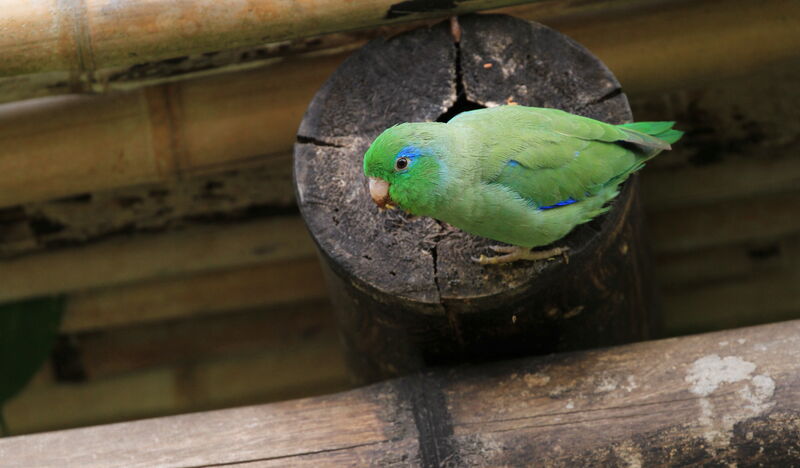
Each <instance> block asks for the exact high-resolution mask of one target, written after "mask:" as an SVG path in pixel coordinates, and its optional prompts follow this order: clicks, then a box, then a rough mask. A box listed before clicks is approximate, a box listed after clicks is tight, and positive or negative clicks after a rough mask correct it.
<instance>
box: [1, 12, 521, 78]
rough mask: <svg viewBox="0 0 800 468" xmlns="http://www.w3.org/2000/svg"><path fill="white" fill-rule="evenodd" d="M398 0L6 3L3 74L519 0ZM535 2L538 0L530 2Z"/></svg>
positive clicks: (111, 62)
mask: <svg viewBox="0 0 800 468" xmlns="http://www.w3.org/2000/svg"><path fill="white" fill-rule="evenodd" d="M522 1H523V0H473V1H470V2H458V3H453V4H451V5H450V6H449V7H447V6H445V7H442V6H441V5H440V4H436V5H431V6H426V5H425V4H424V3H422V4H417V3H415V2H412V3H408V2H406V3H403V2H400V3H398V2H396V1H395V0H359V1H355V2H345V3H342V2H339V1H337V0H327V1H326V0H316V1H309V0H302V1H294V2H273V1H269V0H247V1H236V2H206V1H202V0H180V1H154V0H127V1H113V0H96V1H91V2H85V1H66V2H65V1H62V0H45V1H38V2H18V1H14V0H5V1H4V2H2V9H3V16H2V17H0V31H3V35H2V36H0V76H9V75H18V74H25V73H34V72H47V71H57V70H70V71H73V72H75V73H78V74H80V75H84V74H91V73H92V72H93V71H94V70H96V69H102V68H107V67H112V66H119V65H133V64H137V63H142V62H148V61H153V60H161V59H168V58H171V57H179V56H182V55H187V54H193V53H199V52H209V51H217V50H222V49H229V48H235V47H242V46H246V45H250V46H255V45H259V44H263V43H267V42H276V41H284V40H288V39H294V38H300V37H308V36H314V35H319V34H324V33H330V32H336V31H344V30H353V29H359V28H365V27H370V26H379V25H382V24H391V23H398V22H406V21H412V20H419V19H423V18H433V17H446V16H449V15H454V14H462V13H468V12H471V11H477V10H484V9H487V8H497V7H500V6H506V5H513V4H515V3H522ZM528 1H533V0H528Z"/></svg>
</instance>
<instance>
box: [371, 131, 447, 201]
mask: <svg viewBox="0 0 800 468" xmlns="http://www.w3.org/2000/svg"><path fill="white" fill-rule="evenodd" d="M447 130H448V129H447V126H446V124H444V123H439V122H425V123H404V124H400V125H396V126H394V127H391V128H389V129H387V130H385V131H384V132H383V133H381V134H380V135H379V136H378V138H376V139H375V141H374V142H372V145H371V146H370V147H369V149H368V150H367V152H366V153H365V154H364V175H366V176H367V178H368V179H369V194H370V196H371V197H372V200H373V201H375V203H376V204H377V205H378V206H379V207H381V208H392V207H393V206H395V205H396V206H398V207H400V208H401V209H403V210H405V211H408V212H410V213H412V214H416V215H425V214H427V213H429V212H430V211H431V209H432V208H433V207H434V206H435V205H436V203H437V201H438V198H439V194H440V193H441V192H442V179H443V177H444V175H445V173H446V167H445V165H444V164H445V163H444V158H443V157H442V156H443V154H444V152H445V151H446V146H447V138H446V137H447Z"/></svg>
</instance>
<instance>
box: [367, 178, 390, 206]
mask: <svg viewBox="0 0 800 468" xmlns="http://www.w3.org/2000/svg"><path fill="white" fill-rule="evenodd" d="M369 196H371V197H372V201H374V202H375V204H376V205H378V206H379V207H380V208H391V205H390V202H391V201H392V199H391V197H389V182H386V181H385V180H383V179H379V178H377V177H370V178H369Z"/></svg>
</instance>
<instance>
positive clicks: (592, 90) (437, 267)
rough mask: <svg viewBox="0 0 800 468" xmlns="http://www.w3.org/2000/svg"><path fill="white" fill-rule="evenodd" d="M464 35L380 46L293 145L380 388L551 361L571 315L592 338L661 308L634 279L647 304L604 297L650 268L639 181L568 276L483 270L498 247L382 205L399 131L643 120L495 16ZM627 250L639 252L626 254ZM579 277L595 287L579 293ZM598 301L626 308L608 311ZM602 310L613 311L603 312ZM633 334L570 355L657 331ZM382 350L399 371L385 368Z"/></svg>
mask: <svg viewBox="0 0 800 468" xmlns="http://www.w3.org/2000/svg"><path fill="white" fill-rule="evenodd" d="M460 26H461V38H460V42H458V43H456V42H455V41H454V38H453V36H452V34H451V33H450V28H449V24H447V23H442V24H440V25H438V26H435V27H433V28H430V29H418V30H415V31H412V32H410V33H408V34H404V35H401V36H397V37H394V38H391V39H389V40H376V41H373V42H371V43H370V44H368V45H367V46H366V47H364V48H363V49H362V50H360V51H358V52H357V53H355V54H354V55H353V56H351V57H350V58H349V59H348V60H347V61H346V62H345V63H344V64H343V65H342V66H341V67H340V68H339V69H338V70H337V71H336V72H335V73H334V74H333V75H332V76H331V78H330V79H329V80H328V82H327V83H326V84H325V85H324V86H323V87H322V89H321V90H320V91H319V93H318V94H317V95H316V97H315V98H314V100H313V101H312V103H311V105H310V107H309V109H308V111H307V113H306V116H305V118H304V120H303V122H302V124H301V126H300V130H299V136H298V143H297V145H296V147H295V178H296V184H297V193H298V203H299V205H300V209H301V213H302V214H303V217H304V218H305V220H306V222H307V224H308V226H309V229H310V231H311V234H312V236H313V237H314V238H315V240H316V242H317V244H318V246H319V248H320V251H321V253H322V257H323V258H324V259H325V263H326V264H327V265H328V267H329V269H330V274H329V278H331V285H332V286H331V287H332V293H333V295H334V296H341V297H340V298H339V300H337V299H336V297H334V301H335V302H337V303H338V305H339V307H338V310H339V313H340V319H341V322H342V327H343V334H344V337H345V343H346V344H347V346H348V348H349V351H351V354H353V355H357V354H360V353H367V354H371V355H373V357H371V358H368V359H366V360H367V361H370V362H372V364H375V362H377V361H380V365H379V366H378V367H380V370H379V371H378V372H377V373H378V374H379V375H382V376H386V375H396V374H397V373H402V372H404V371H407V370H413V369H416V368H418V367H420V366H421V365H423V364H432V363H433V364H437V363H444V362H454V361H459V360H462V359H463V358H465V357H467V358H469V359H472V358H475V359H483V358H489V357H495V356H505V355H509V354H510V355H514V354H529V353H531V352H550V351H554V350H555V349H557V348H560V347H562V345H564V344H563V343H562V341H563V340H564V338H565V337H566V336H568V335H569V333H561V332H558V331H557V329H558V328H561V324H560V323H561V321H563V320H564V318H565V316H566V315H569V314H570V313H571V314H573V315H572V316H571V317H574V316H576V315H578V313H576V312H575V311H576V310H584V309H587V310H591V311H592V312H593V314H591V316H592V317H591V319H590V320H588V322H591V323H592V325H587V322H586V321H584V324H583V325H582V326H581V327H579V328H586V327H587V326H588V328H594V327H595V326H599V327H601V328H602V327H603V326H604V325H603V322H605V323H609V320H610V317H611V316H612V315H615V314H620V312H619V310H618V309H619V307H620V306H623V308H627V306H628V305H629V303H630V304H633V303H635V305H636V306H642V305H643V304H644V303H645V302H648V301H649V298H648V297H646V296H647V294H645V293H642V291H644V290H645V289H646V288H644V289H643V288H641V287H639V282H640V281H641V279H637V278H635V277H629V278H628V279H630V280H632V281H633V283H634V287H635V288H636V290H637V291H639V293H638V294H630V291H628V290H627V289H629V288H630V287H631V286H623V285H621V284H598V281H600V282H601V283H602V282H604V281H609V280H610V278H612V276H613V275H616V276H617V277H619V278H621V277H622V276H620V274H622V273H624V271H629V270H630V266H631V264H633V263H637V264H638V263H640V258H639V257H640V255H638V254H639V253H640V252H639V249H638V248H636V247H635V245H636V242H635V241H633V239H632V237H631V236H634V235H635V234H636V232H637V228H636V225H635V224H632V220H633V221H636V219H635V218H636V213H635V211H636V205H635V203H633V202H634V196H635V183H628V184H626V186H625V187H624V189H623V191H622V193H621V194H620V196H619V197H618V198H617V199H616V200H615V202H614V205H613V208H612V210H611V212H610V213H609V214H608V215H606V216H603V217H601V218H598V219H596V220H594V221H592V222H591V223H588V224H585V225H582V226H579V227H578V228H576V229H574V230H573V232H572V233H570V234H569V235H568V236H567V237H565V238H564V239H562V240H561V241H559V242H558V245H559V246H563V247H568V248H569V249H570V262H569V265H564V264H563V262H562V261H560V260H556V261H541V262H528V261H522V262H515V263H511V264H505V265H486V266H484V265H480V264H478V263H475V262H473V261H472V260H471V258H472V257H476V256H478V255H480V254H481V253H487V252H489V250H488V246H489V245H491V244H495V243H496V242H495V241H492V240H489V239H484V238H480V237H476V236H473V235H469V234H466V233H464V232H463V231H460V230H458V229H455V228H453V227H450V226H448V225H446V224H445V223H441V222H439V221H436V220H433V219H430V218H415V217H412V216H409V215H407V214H404V213H402V212H400V211H396V210H394V211H380V210H378V208H377V207H376V206H375V205H374V203H373V201H372V199H371V198H370V195H369V190H368V187H367V180H366V178H365V177H364V175H363V170H362V167H361V164H362V158H363V154H364V152H365V151H366V150H367V148H368V147H369V144H370V143H371V142H372V140H373V139H374V138H375V137H377V136H378V135H379V134H380V132H382V131H383V130H384V129H386V128H388V127H390V126H392V125H395V124H398V123H401V122H414V121H435V120H438V121H447V120H449V119H450V118H452V117H453V116H454V115H456V114H457V113H459V112H463V111H466V110H472V109H476V108H481V107H490V106H495V105H501V104H513V103H516V104H520V105H528V106H538V107H555V108H560V109H564V110H566V111H569V112H573V113H577V114H581V115H586V116H589V117H593V118H596V119H599V120H604V121H608V122H614V123H621V122H626V121H629V120H631V114H630V109H629V107H628V104H627V99H626V98H625V96H624V94H622V93H621V92H620V87H619V83H618V82H617V81H616V79H615V78H614V77H613V75H612V74H611V73H610V72H609V71H608V69H607V68H606V67H605V66H604V65H603V64H602V63H600V62H599V61H598V60H597V59H596V58H595V57H594V56H592V55H591V54H590V53H589V52H588V51H586V50H585V49H584V48H583V47H581V46H579V45H578V44H576V43H574V42H573V41H571V40H569V39H568V38H566V37H564V36H562V35H561V34H559V33H557V32H555V31H553V30H551V29H548V28H546V27H544V26H541V25H537V24H531V23H528V22H526V21H522V20H518V19H514V18H511V17H505V16H495V15H484V16H467V17H462V18H461V19H460ZM486 64H491V65H492V66H488V67H487V66H486ZM637 222H638V221H637ZM620 243H623V244H625V245H627V246H629V247H626V248H625V249H624V250H625V252H624V253H621V252H622V250H623V249H621V247H619V245H621V244H620ZM618 244H619V245H618ZM632 244H633V245H634V246H633V247H631V245H632ZM601 261H602V262H604V265H603V266H602V268H600V267H599V266H600V262H601ZM640 266H641V265H640ZM623 270H624V271H623ZM623 276H624V275H623ZM598 277H602V278H601V279H600V280H598ZM574 278H583V280H584V281H585V284H576V285H571V281H572V279H574ZM592 278H594V280H592ZM592 281H594V285H592ZM619 281H621V280H618V279H614V280H613V281H612V282H614V283H617V282H619ZM572 286H574V287H577V288H578V290H576V291H572V292H571V293H572V294H573V296H572V297H566V296H563V295H564V294H570V293H569V292H568V291H569V288H570V287H572ZM600 290H616V292H617V293H618V294H616V295H615V296H614V298H613V299H611V298H609V297H602V298H601V297H600V296H602V294H599V293H600V292H601V291H600ZM562 293H563V294H562ZM602 300H605V301H606V302H607V303H608V304H606V305H604V306H601V307H600V308H601V309H603V310H605V311H606V312H602V311H601V312H599V313H598V312H597V311H598V310H599V309H598V308H597V307H595V305H596V304H599V302H600V301H602ZM623 303H624V304H623ZM612 309H614V310H612ZM642 309H644V308H643V307H642ZM570 311H571V312H570ZM638 313H639V314H641V313H642V312H638ZM625 314H627V312H625ZM634 315H635V314H634ZM594 322H597V323H594ZM628 322H629V323H627V324H622V323H620V324H617V325H618V327H617V328H622V329H624V330H623V331H621V330H617V331H616V332H614V333H611V334H609V333H606V334H603V333H601V334H600V335H601V336H603V338H602V339H597V338H591V337H590V335H591V333H589V332H588V329H587V330H586V333H581V334H580V335H581V336H582V338H581V339H586V337H590V339H589V342H588V343H587V342H584V343H580V344H579V343H571V339H567V341H568V343H567V344H566V345H564V346H563V347H565V348H574V347H580V346H581V345H589V346H590V345H593V344H611V343H614V342H619V340H620V339H621V340H622V341H630V340H633V339H637V338H641V337H643V335H644V334H645V331H644V330H646V329H648V327H649V325H650V321H649V320H638V319H637V320H629V321H628ZM645 322H646V323H645ZM617 325H615V326H617ZM592 331H593V332H594V331H595V330H592ZM387 334H388V335H387ZM609 335H618V336H614V337H613V338H609ZM387 336H391V337H392V339H389V340H388V341H387ZM387 343H391V344H387ZM398 343H402V345H399V344H398ZM389 347H393V349H391V350H389V349H388V348H389ZM384 352H389V353H390V354H393V355H396V356H395V357H396V358H397V360H399V361H396V360H395V359H385V356H382V355H381V354H382V353H384ZM404 353H405V354H406V357H405V358H403V357H401V356H400V355H403V354H404ZM411 355H415V357H414V358H413V359H412V358H411V357H410V356H411ZM356 360H358V361H364V358H363V356H361V357H358V358H357V359H356ZM372 364H367V367H370V366H371V365H372ZM357 367H360V366H357ZM373 370H374V369H373ZM357 373H359V374H362V375H363V372H359V371H357ZM366 373H367V374H370V375H372V376H373V377H374V375H376V374H375V372H372V371H366ZM371 379H372V378H368V379H367V380H371Z"/></svg>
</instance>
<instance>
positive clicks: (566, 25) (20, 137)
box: [0, 0, 800, 207]
mask: <svg viewBox="0 0 800 468" xmlns="http://www.w3.org/2000/svg"><path fill="white" fill-rule="evenodd" d="M769 3H770V8H766V7H764V6H763V5H762V6H759V7H756V6H755V5H751V4H750V3H749V2H744V3H743V2H741V1H740V0H728V1H726V2H724V5H725V7H722V6H720V7H719V8H716V9H713V10H710V11H707V7H701V6H698V5H695V4H694V3H690V4H688V5H687V4H684V3H678V4H676V5H674V6H672V7H671V9H670V10H669V16H668V17H666V19H659V18H665V17H664V16H662V13H661V12H660V10H656V11H651V10H643V11H638V10H637V11H635V12H630V13H629V14H626V15H621V16H619V17H614V18H612V19H613V20H612V19H609V20H608V21H598V22H593V21H587V20H586V18H584V17H582V16H580V15H578V16H575V15H573V16H572V17H568V18H565V19H562V20H560V21H561V22H560V23H558V24H559V25H560V26H563V27H562V30H563V31H564V32H566V33H567V34H568V35H571V36H572V37H574V38H576V39H578V40H579V41H581V42H583V43H585V44H586V45H587V46H588V47H589V48H590V49H594V50H596V51H597V52H598V53H599V55H600V58H601V59H603V60H604V61H605V62H606V63H607V64H609V65H611V67H612V69H614V70H615V72H616V74H617V76H618V78H619V79H620V81H621V82H622V83H623V86H624V87H625V89H626V91H628V92H646V91H648V90H653V89H664V88H665V87H672V86H675V85H676V84H677V83H679V82H681V81H682V80H692V79H693V77H695V76H699V77H704V76H705V77H708V76H709V75H710V74H715V75H714V76H717V77H718V76H722V75H723V74H725V73H731V74H735V73H740V72H742V71H746V70H749V71H752V70H753V69H755V68H759V67H761V66H763V65H764V63H765V61H772V60H782V59H785V58H786V57H792V56H794V57H796V56H798V55H800V27H795V26H796V25H797V21H800V20H797V19H796V18H800V11H797V13H798V14H797V15H794V16H792V15H790V14H789V13H791V12H792V11H794V9H800V3H792V4H791V5H789V4H787V3H786V2H784V1H782V0H769ZM720 5H722V2H721V3H720ZM792 5H794V6H792ZM739 7H741V8H739ZM742 15H749V16H750V18H751V19H750V21H748V22H747V24H746V25H741V31H740V30H738V29H736V28H734V27H733V24H734V23H735V24H737V25H739V18H740V17H741V16H742ZM781 15H784V16H783V17H782V19H783V21H782V22H778V21H777V20H776V18H777V17H779V16H781ZM642 24H646V25H647V28H646V29H647V31H648V34H650V36H648V37H647V38H646V39H647V40H648V41H649V43H651V44H652V47H653V50H641V49H637V48H635V47H633V46H631V44H630V43H631V41H633V42H635V41H636V40H638V39H642V40H644V39H645V38H644V37H641V34H640V32H639V31H640V30H642V26H641V25H642ZM711 24H715V25H716V24H720V25H722V26H720V27H719V28H718V29H717V28H712V27H710V26H709V25H711ZM712 30H713V33H712V32H709V31H712ZM685 38H688V39H685ZM772 38H775V40H774V41H773V40H771V39H772ZM697 41H699V42H700V43H701V44H702V45H701V46H698V44H697ZM656 45H658V46H656ZM723 52H724V53H723ZM345 55H346V54H336V55H325V56H320V57H316V58H310V57H306V58H297V59H293V60H287V61H284V62H281V63H280V64H278V65H276V66H274V67H269V68H265V69H260V70H252V71H247V72H242V73H236V74H230V75H226V76H219V77H210V78H204V79H197V80H191V81H184V82H179V83H171V84H164V85H159V86H154V87H150V88H147V89H145V90H138V91H134V92H130V93H123V94H114V95H111V96H107V97H95V98H75V97H70V98H51V99H45V100H38V101H32V102H23V103H11V104H5V105H2V106H0V148H3V150H2V151H3V152H2V154H0V207H3V206H10V205H14V204H19V203H26V202H31V201H38V200H47V199H52V198H58V197H63V196H67V195H72V194H76V193H82V192H91V191H97V190H103V189H108V188H112V187H118V186H124V185H133V184H139V183H144V182H153V181H159V180H164V179H165V178H170V177H176V176H181V175H185V174H190V173H198V172H204V171H211V170H215V169H217V170H219V169H222V168H225V167H229V166H230V165H233V164H236V163H237V162H240V161H242V160H246V159H250V158H254V157H260V156H264V155H269V154H275V153H282V152H286V151H288V150H290V148H291V145H292V144H293V140H294V133H295V131H296V128H297V125H298V123H299V121H300V118H301V116H302V114H303V112H304V111H305V108H306V106H307V103H308V101H309V100H310V99H311V97H312V96H313V94H314V92H315V91H316V89H317V88H318V87H319V86H320V84H321V83H322V81H323V80H324V79H325V78H326V77H327V76H328V74H330V73H331V72H332V71H333V70H334V69H335V68H336V66H338V64H339V63H341V61H342V60H343V58H344V57H345ZM734 63H735V64H736V67H734V66H733V64H734Z"/></svg>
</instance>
